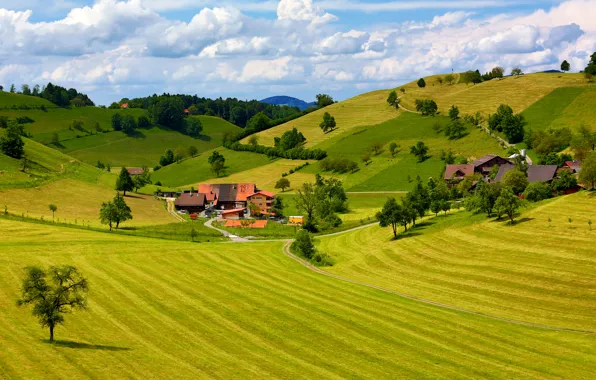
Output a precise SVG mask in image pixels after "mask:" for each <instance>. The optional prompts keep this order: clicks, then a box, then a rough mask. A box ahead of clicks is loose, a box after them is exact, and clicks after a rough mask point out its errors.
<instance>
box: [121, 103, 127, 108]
mask: <svg viewBox="0 0 596 380" xmlns="http://www.w3.org/2000/svg"><path fill="white" fill-rule="evenodd" d="M120 108H122V109H127V108H128V103H122V104H120Z"/></svg>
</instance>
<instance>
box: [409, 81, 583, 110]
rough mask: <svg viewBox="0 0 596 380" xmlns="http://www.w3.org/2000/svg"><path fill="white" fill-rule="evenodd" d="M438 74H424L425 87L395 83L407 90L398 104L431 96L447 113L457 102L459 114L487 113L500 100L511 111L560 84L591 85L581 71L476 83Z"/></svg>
mask: <svg viewBox="0 0 596 380" xmlns="http://www.w3.org/2000/svg"><path fill="white" fill-rule="evenodd" d="M437 77H438V76H437V75H435V76H432V77H427V78H425V80H426V87H425V88H419V87H418V85H417V84H416V81H415V82H411V83H408V84H406V85H404V86H400V87H398V89H399V88H402V87H403V88H404V89H405V90H406V93H405V94H404V95H403V96H402V98H401V104H402V105H403V106H404V107H406V108H409V109H411V110H414V109H415V108H416V106H415V101H416V99H433V100H435V101H436V102H437V104H438V106H439V111H441V112H442V113H444V114H447V111H448V110H449V108H450V107H451V106H452V105H456V106H458V107H459V109H460V111H461V112H462V114H468V113H469V114H471V113H475V112H477V111H479V112H481V113H483V114H484V115H489V114H491V113H494V112H495V111H496V110H497V107H498V106H499V105H500V104H503V103H504V104H508V105H509V106H511V108H513V111H515V112H521V111H523V110H525V109H526V108H528V107H529V106H530V105H532V104H534V103H535V102H537V101H538V100H540V99H542V98H543V97H544V96H546V95H548V94H549V93H550V92H552V91H553V90H555V89H557V88H559V87H569V86H573V87H576V86H594V85H593V84H589V83H588V82H587V81H586V80H585V79H584V77H583V74H544V73H539V74H528V75H523V76H521V77H519V78H515V77H506V78H504V79H502V80H491V81H488V82H483V83H480V84H477V85H472V84H470V85H466V84H463V83H461V84H460V83H458V84H454V85H447V84H443V85H439V84H438V83H437V82H436V78H437ZM398 93H399V94H401V92H398Z"/></svg>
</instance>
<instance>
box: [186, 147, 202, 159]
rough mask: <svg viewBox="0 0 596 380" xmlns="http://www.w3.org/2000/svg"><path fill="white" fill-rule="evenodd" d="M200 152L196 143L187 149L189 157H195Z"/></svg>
mask: <svg viewBox="0 0 596 380" xmlns="http://www.w3.org/2000/svg"><path fill="white" fill-rule="evenodd" d="M198 153H199V149H198V148H197V147H196V146H194V145H191V146H189V147H188V148H187V149H186V154H187V155H188V157H194V156H196V155H197V154H198Z"/></svg>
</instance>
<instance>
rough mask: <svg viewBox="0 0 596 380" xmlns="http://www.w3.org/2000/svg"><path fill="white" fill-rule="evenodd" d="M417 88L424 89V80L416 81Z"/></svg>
mask: <svg viewBox="0 0 596 380" xmlns="http://www.w3.org/2000/svg"><path fill="white" fill-rule="evenodd" d="M418 87H420V88H424V87H426V81H425V80H424V78H420V79H418Z"/></svg>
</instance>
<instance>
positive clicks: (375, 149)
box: [370, 141, 383, 156]
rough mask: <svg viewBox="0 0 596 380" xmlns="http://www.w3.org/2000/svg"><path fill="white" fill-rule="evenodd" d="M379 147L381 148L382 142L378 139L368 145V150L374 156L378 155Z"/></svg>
mask: <svg viewBox="0 0 596 380" xmlns="http://www.w3.org/2000/svg"><path fill="white" fill-rule="evenodd" d="M381 149H383V143H382V142H380V141H376V142H374V143H372V144H371V145H370V150H371V152H373V153H374V154H375V156H378V155H379V153H381Z"/></svg>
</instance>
